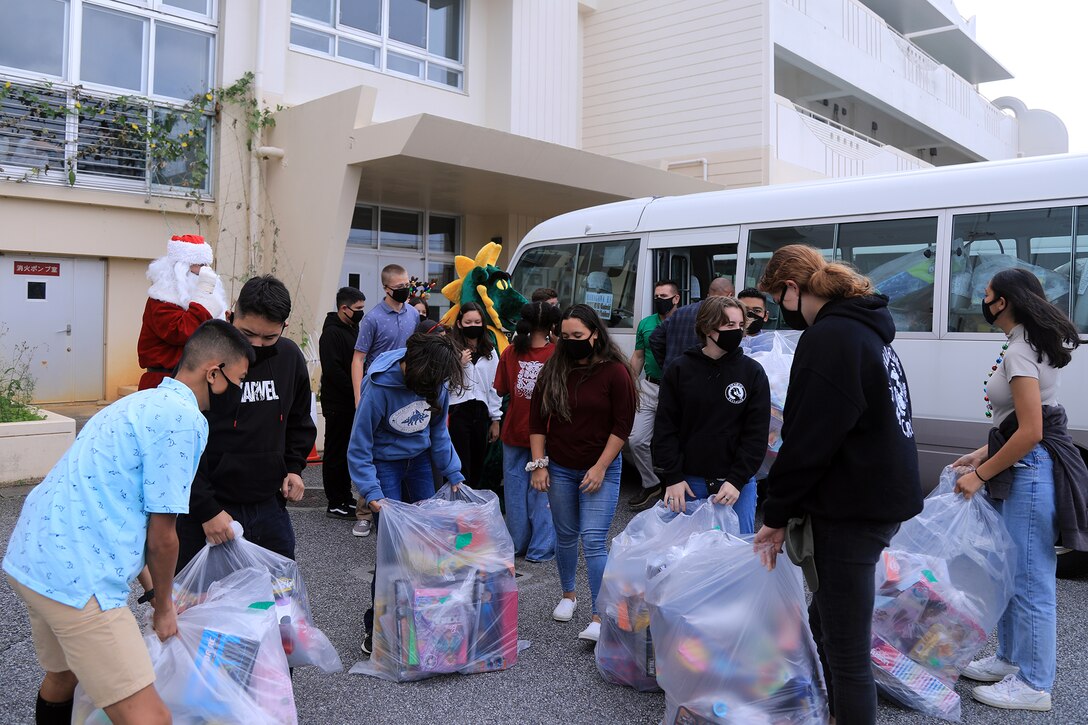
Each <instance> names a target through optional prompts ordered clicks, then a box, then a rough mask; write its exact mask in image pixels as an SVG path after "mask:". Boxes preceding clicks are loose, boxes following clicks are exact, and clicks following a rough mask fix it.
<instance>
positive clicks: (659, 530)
mask: <svg viewBox="0 0 1088 725" xmlns="http://www.w3.org/2000/svg"><path fill="white" fill-rule="evenodd" d="M712 530H718V531H725V532H727V533H730V534H734V535H736V534H737V533H738V531H739V522H738V520H737V514H736V513H735V512H734V511H733V508H732V507H731V506H723V505H720V504H715V503H711V502H709V501H706V500H694V501H689V502H688V505H687V510H686V511H685V512H684V513H683V514H676V513H674V512H672V511H670V510H669V508H668V507H667V506H666V505H665V504H664V503H663V502H658V504H657V505H656V506H654V507H653V508H652V509H649V510H647V511H643V512H642V513H640V514H638V515H637V516H635V517H634V518H633V519H631V522H630V523H629V524H627V528H625V529H624V530H623V532H622V533H621V534H620V535H619V536H617V537H616V538H615V539H613V540H612V548H611V549H610V550H609V552H608V563H607V564H606V565H605V570H604V577H603V579H602V581H601V591H600V593H599V594H598V595H597V608H598V610H599V611H600V612H601V615H602V616H601V634H600V639H598V640H597V647H596V650H595V654H596V658H597V670H598V671H599V672H600V673H601V677H603V678H604V679H605V680H607V681H608V682H611V683H613V684H617V685H626V686H628V687H633V688H635V689H636V690H642V691H651V690H657V689H659V688H658V685H657V669H656V665H655V657H654V643H653V637H652V635H651V634H650V608H649V606H648V605H647V604H646V600H645V594H646V584H647V583H648V581H649V578H650V573H651V572H652V573H654V574H656V573H659V572H660V571H661V570H662V569H664V567H665V566H666V564H667V561H668V560H670V559H671V557H672V556H674V555H676V554H677V547H682V546H683V545H684V544H685V543H687V540H688V538H689V537H691V536H692V535H693V534H696V533H699V532H701V531H712Z"/></svg>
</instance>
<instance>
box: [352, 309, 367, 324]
mask: <svg viewBox="0 0 1088 725" xmlns="http://www.w3.org/2000/svg"><path fill="white" fill-rule="evenodd" d="M365 314H366V312H365V311H363V310H352V311H351V324H353V325H358V324H359V323H360V322H362V321H363V315H365Z"/></svg>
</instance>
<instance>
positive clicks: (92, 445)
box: [3, 320, 253, 723]
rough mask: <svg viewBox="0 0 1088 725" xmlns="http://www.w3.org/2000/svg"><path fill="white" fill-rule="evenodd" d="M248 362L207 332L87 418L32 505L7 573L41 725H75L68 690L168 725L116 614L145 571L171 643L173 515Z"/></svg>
mask: <svg viewBox="0 0 1088 725" xmlns="http://www.w3.org/2000/svg"><path fill="white" fill-rule="evenodd" d="M252 355H253V353H252V351H251V349H250V346H249V344H248V343H247V342H246V339H245V338H244V337H243V336H242V335H241V334H240V333H239V332H238V331H236V330H235V329H234V328H232V327H231V326H230V325H229V324H228V323H226V322H224V321H222V320H211V321H208V322H205V323H204V324H203V325H201V326H200V327H199V328H197V330H196V332H194V333H193V335H192V336H191V337H190V338H189V341H188V342H187V343H186V345H185V348H184V350H183V352H182V357H181V361H180V363H179V364H178V374H177V376H176V377H175V378H166V379H164V380H163V381H162V382H161V383H160V384H159V386H158V387H157V388H152V389H149V390H142V391H140V392H138V393H134V394H133V395H129V396H128V397H125V398H122V399H121V400H119V401H117V402H116V403H114V404H113V405H111V406H109V407H108V408H106V409H104V410H102V411H101V412H99V413H98V414H97V415H95V416H94V417H93V418H91V420H90V421H88V422H87V425H86V426H84V428H83V430H82V431H81V432H80V434H79V437H77V438H76V440H75V442H74V443H73V444H72V447H71V448H69V449H68V451H67V452H66V453H65V454H64V455H63V456H62V457H61V459H60V461H58V462H57V464H56V465H55V466H53V469H52V470H51V471H50V472H49V474H48V475H47V476H46V477H45V480H43V481H42V482H41V483H40V484H38V486H37V487H36V488H35V489H34V490H33V491H31V493H30V495H28V496H27V499H26V502H25V503H24V504H23V510H22V513H21V514H20V516H19V521H18V522H17V523H16V525H15V530H14V531H13V532H12V535H11V540H10V542H9V544H8V550H7V553H6V555H5V556H4V563H3V567H4V571H5V572H6V573H7V575H8V582H9V583H10V584H11V588H12V589H13V590H14V591H15V593H16V594H17V595H18V596H19V598H21V599H22V600H23V602H24V603H25V604H26V606H27V610H28V611H29V613H30V623H31V631H32V634H33V639H34V650H35V652H36V653H37V656H38V662H39V663H40V664H41V666H42V668H43V669H44V670H45V673H46V674H45V679H44V681H43V682H42V686H41V689H40V691H39V693H38V701H37V706H36V712H35V719H36V722H38V723H68V722H70V721H71V718H72V697H73V694H74V691H75V687H76V683H77V682H79V683H82V685H83V688H84V689H85V690H86V691H87V694H88V696H90V698H91V700H92V701H93V702H94V704H95V706H97V707H101V708H103V709H105V711H106V714H107V715H108V716H109V717H110V719H111V720H112V721H113V722H114V723H130V722H131V723H159V722H169V721H170V713H169V711H167V709H166V706H165V705H164V704H163V702H162V700H161V699H160V698H159V696H158V694H157V693H156V692H155V688H154V687H153V683H154V681H155V674H154V671H153V670H152V667H151V658H150V656H149V655H148V651H147V647H146V646H145V645H144V642H143V638H142V637H141V635H140V628H139V625H137V623H136V618H135V617H134V616H133V615H132V612H131V611H129V609H128V608H127V607H126V606H125V604H126V603H127V600H128V594H129V584H130V582H131V581H132V580H134V579H135V578H136V577H137V574H139V572H140V571H141V570H142V569H143V567H144V564H145V562H146V564H147V566H148V568H149V570H150V574H151V582H152V585H153V587H154V589H152V590H149V591H148V593H149V594H152V593H153V596H152V598H151V603H152V606H153V607H154V615H153V618H152V623H153V626H154V629H155V633H156V634H158V636H159V637H160V638H161V639H167V638H168V637H171V636H172V635H174V634H175V633H176V632H177V614H176V612H175V610H174V604H173V599H172V596H171V595H172V591H171V590H172V583H173V576H174V564H175V561H176V560H177V554H178V540H177V536H176V534H175V532H174V519H175V517H176V515H177V514H183V513H185V512H186V511H188V508H189V487H190V483H191V482H192V480H193V474H194V472H195V470H196V466H197V462H198V461H199V460H200V456H201V454H202V453H203V451H204V446H205V444H206V443H207V440H208V424H207V421H206V420H205V419H204V416H203V414H202V413H201V411H202V410H206V409H207V408H208V407H209V405H210V404H211V398H212V397H214V396H220V395H223V394H225V393H227V392H228V391H229V390H230V389H231V387H232V386H233V387H236V386H237V385H238V382H239V381H241V380H242V379H244V378H245V376H246V372H247V370H248V369H249V362H250V359H251V358H252Z"/></svg>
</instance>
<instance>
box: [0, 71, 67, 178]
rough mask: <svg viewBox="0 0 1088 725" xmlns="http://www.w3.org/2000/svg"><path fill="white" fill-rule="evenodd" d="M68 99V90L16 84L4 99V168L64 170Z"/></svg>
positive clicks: (0, 124) (0, 106) (0, 101)
mask: <svg viewBox="0 0 1088 725" xmlns="http://www.w3.org/2000/svg"><path fill="white" fill-rule="evenodd" d="M67 100H68V99H67V94H65V93H64V91H59V90H49V89H48V88H43V87H40V86H31V85H23V84H17V83H12V84H11V88H9V89H7V93H6V94H5V95H3V96H2V97H0V167H3V166H5V165H8V164H10V165H13V166H28V167H32V168H37V169H41V170H42V171H43V172H48V171H53V170H58V171H59V170H61V169H62V168H63V165H64V141H65V118H66V116H67V113H68V108H67ZM19 175H20V176H21V175H22V174H21V172H20V174H19Z"/></svg>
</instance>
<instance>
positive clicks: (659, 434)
mask: <svg viewBox="0 0 1088 725" xmlns="http://www.w3.org/2000/svg"><path fill="white" fill-rule="evenodd" d="M770 423H771V391H770V386H769V385H768V383H767V374H766V373H765V372H763V368H762V366H760V364H759V363H757V362H756V361H754V360H752V359H751V358H748V357H745V356H744V353H743V351H741V350H739V349H737V350H734V351H733V352H731V353H729V354H727V355H723V356H722V357H721V358H719V359H717V360H714V359H712V358H710V357H707V356H706V355H705V354H704V353H703V350H702V348H701V347H693V348H691V349H689V350H687V351H685V352H684V354H683V355H681V356H680V357H678V358H677V359H676V360H674V361H673V362H672V363H671V364H670V365H669V366H668V367H666V368H665V374H664V377H662V379H661V386H660V388H659V392H658V400H657V416H656V418H655V419H654V437H653V457H654V465H655V466H657V467H659V468H661V469H662V470H663V471H664V473H663V475H662V477H661V480H662V482H664V483H665V485H666V486H670V485H672V484H674V483H678V482H680V481H683V480H684V478H685V476H701V477H703V478H711V479H713V478H718V479H721V478H724V479H725V480H726V481H728V482H729V483H731V484H733V485H734V486H735V487H736V488H737V490H740V489H741V488H743V487H744V484H746V483H748V480H749V479H750V478H751V477H752V476H753V475H755V472H756V471H757V470H759V465H760V464H761V463H762V462H763V457H764V456H765V455H766V453H767V431H768V429H769V427H770Z"/></svg>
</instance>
